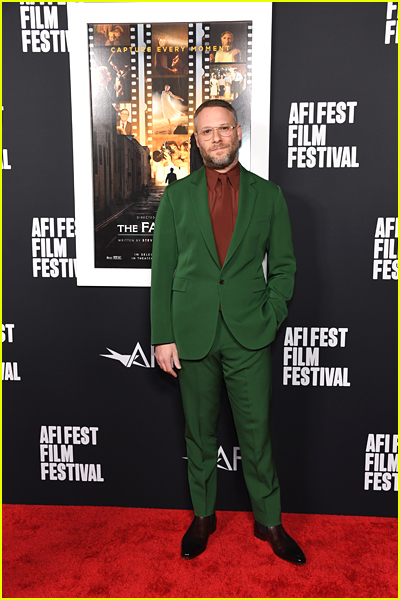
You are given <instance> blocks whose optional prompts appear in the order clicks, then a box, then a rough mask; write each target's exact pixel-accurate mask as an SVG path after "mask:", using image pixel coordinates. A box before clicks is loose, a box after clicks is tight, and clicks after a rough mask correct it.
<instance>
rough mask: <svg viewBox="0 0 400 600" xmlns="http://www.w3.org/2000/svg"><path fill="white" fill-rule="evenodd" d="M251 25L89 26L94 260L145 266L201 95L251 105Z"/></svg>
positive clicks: (181, 172) (185, 157)
mask: <svg viewBox="0 0 400 600" xmlns="http://www.w3.org/2000/svg"><path fill="white" fill-rule="evenodd" d="M252 27H253V25H252V22H251V21H244V22H225V23H220V22H219V23H212V22H210V23H143V24H140V23H97V24H91V25H89V26H88V42H89V48H90V50H89V52H90V71H91V105H92V119H93V120H92V122H93V175H94V179H93V189H94V198H93V210H94V227H95V267H97V268H98V267H101V268H113V269H115V268H119V269H130V268H132V267H134V268H145V269H149V268H151V247H152V236H153V229H154V220H155V216H156V212H157V208H158V205H159V202H160V199H161V196H162V193H163V191H164V188H165V186H166V185H168V184H169V182H173V181H175V180H176V179H178V180H179V179H182V178H184V177H186V176H187V175H189V173H190V171H191V165H190V147H191V144H192V143H194V140H193V138H192V139H191V136H192V134H193V132H194V123H193V116H194V112H195V110H196V108H197V106H199V104H201V103H202V102H203V101H204V100H208V99H210V98H219V99H224V100H227V101H228V102H229V103H231V104H233V105H235V104H237V105H239V106H240V104H241V102H242V99H241V98H240V96H241V95H242V94H245V96H246V111H247V113H248V114H243V111H242V119H243V116H244V118H245V123H244V124H246V122H248V123H250V110H251V69H252V64H251V43H252Z"/></svg>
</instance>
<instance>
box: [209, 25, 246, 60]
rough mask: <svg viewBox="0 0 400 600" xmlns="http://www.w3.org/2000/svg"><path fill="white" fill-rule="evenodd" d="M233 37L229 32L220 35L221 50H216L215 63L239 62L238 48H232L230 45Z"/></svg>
mask: <svg viewBox="0 0 400 600" xmlns="http://www.w3.org/2000/svg"><path fill="white" fill-rule="evenodd" d="M234 39H235V37H234V35H233V33H232V32H231V31H224V32H223V33H221V46H222V47H223V49H222V50H218V51H217V53H216V55H215V60H214V62H216V63H234V62H241V60H242V57H241V53H240V50H239V48H233V46H232V44H233V41H234Z"/></svg>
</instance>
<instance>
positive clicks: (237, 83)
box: [232, 69, 243, 100]
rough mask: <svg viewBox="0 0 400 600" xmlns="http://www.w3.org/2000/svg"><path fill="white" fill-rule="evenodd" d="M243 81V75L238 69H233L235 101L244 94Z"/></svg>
mask: <svg viewBox="0 0 400 600" xmlns="http://www.w3.org/2000/svg"><path fill="white" fill-rule="evenodd" d="M242 81H243V75H242V74H241V72H240V71H238V70H237V69H233V82H232V93H233V100H235V99H236V98H237V97H238V96H239V94H240V93H241V92H242Z"/></svg>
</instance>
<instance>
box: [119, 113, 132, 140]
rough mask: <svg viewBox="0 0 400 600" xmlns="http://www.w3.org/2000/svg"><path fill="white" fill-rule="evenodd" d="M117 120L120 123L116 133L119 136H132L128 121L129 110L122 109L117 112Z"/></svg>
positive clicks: (130, 124)
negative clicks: (118, 119)
mask: <svg viewBox="0 0 400 600" xmlns="http://www.w3.org/2000/svg"><path fill="white" fill-rule="evenodd" d="M119 118H120V121H119V125H118V127H117V132H118V133H120V134H121V135H132V123H131V122H130V121H128V118H129V110H128V109H127V108H122V109H121V110H120V112H119Z"/></svg>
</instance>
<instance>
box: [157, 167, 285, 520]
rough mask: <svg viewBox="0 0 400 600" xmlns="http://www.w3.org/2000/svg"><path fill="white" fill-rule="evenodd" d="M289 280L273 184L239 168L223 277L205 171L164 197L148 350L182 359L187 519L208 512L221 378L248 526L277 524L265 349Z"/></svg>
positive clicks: (281, 207) (278, 195)
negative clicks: (249, 508)
mask: <svg viewBox="0 0 400 600" xmlns="http://www.w3.org/2000/svg"><path fill="white" fill-rule="evenodd" d="M265 252H267V283H266V282H265V277H264V272H263V266H262V262H263V259H264V256H265ZM294 273H295V259H294V255H293V246H292V238H291V229H290V222H289V216H288V211H287V207H286V203H285V200H284V198H283V195H282V192H281V190H280V188H279V187H278V186H276V185H275V184H273V183H271V182H269V181H266V180H264V179H262V178H260V177H258V176H257V175H255V174H253V173H250V172H249V171H246V169H244V168H243V167H241V169H240V188H239V207H238V215H237V220H236V225H235V229H234V232H233V236H232V239H231V243H230V246H229V250H228V254H227V256H226V259H225V262H224V264H223V266H222V268H221V266H220V263H219V260H218V255H217V250H216V245H215V241H214V234H213V229H212V224H211V218H210V212H209V207H208V194H207V181H206V173H205V169H204V167H203V168H201V169H200V170H199V171H196V172H195V173H193V174H192V175H190V176H188V177H186V178H184V179H182V180H180V181H177V182H175V183H173V184H172V185H170V186H169V187H168V188H166V190H165V192H164V195H163V197H162V200H161V203H160V206H159V209H158V212H157V217H156V223H155V230H154V239H153V263H152V286H151V321H152V340H151V341H152V344H166V343H171V342H175V343H176V345H177V349H178V354H179V358H180V359H181V365H182V370H181V371H180V372H179V379H180V386H181V391H182V398H183V405H184V411H185V418H186V441H187V446H188V460H189V483H190V488H191V494H192V499H193V503H194V508H195V514H196V516H208V515H209V514H211V512H213V505H214V504H215V494H216V463H217V442H216V433H215V428H216V421H217V417H218V408H219V394H220V388H221V382H222V378H224V379H225V382H226V384H227V390H228V395H229V398H230V401H231V406H232V410H233V415H234V419H235V425H236V429H237V433H238V437H239V443H240V446H241V453H242V464H243V470H244V475H245V479H246V484H247V487H248V490H249V493H250V498H251V501H252V504H253V510H254V512H255V515H256V518H257V520H258V521H259V522H261V523H263V524H264V525H275V524H278V522H280V504H279V485H278V482H277V478H276V474H275V468H274V464H273V459H272V453H271V448H270V437H269V426H268V414H269V399H270V358H269V344H270V343H271V342H272V341H273V340H274V338H275V335H276V331H277V329H278V327H279V326H280V325H281V323H282V321H283V320H284V319H285V317H286V315H287V308H286V302H287V301H288V300H289V299H290V298H291V296H292V292H293V284H294ZM219 309H221V310H219ZM222 348H223V349H224V350H222ZM244 363H245V364H246V365H247V366H246V368H243V364H244ZM243 373H245V375H244V378H243V377H242V374H243ZM253 388H254V389H253ZM244 404H246V407H247V408H246V410H244V408H243V407H244ZM249 421H250V424H249ZM244 449H245V452H244ZM260 465H261V466H260ZM278 506H279V508H278ZM196 507H197V508H196ZM209 511H211V512H209ZM199 513H206V514H199ZM278 515H279V516H278ZM271 521H274V522H271Z"/></svg>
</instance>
